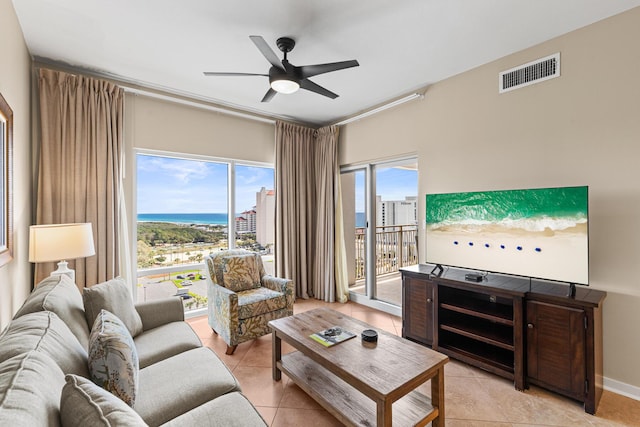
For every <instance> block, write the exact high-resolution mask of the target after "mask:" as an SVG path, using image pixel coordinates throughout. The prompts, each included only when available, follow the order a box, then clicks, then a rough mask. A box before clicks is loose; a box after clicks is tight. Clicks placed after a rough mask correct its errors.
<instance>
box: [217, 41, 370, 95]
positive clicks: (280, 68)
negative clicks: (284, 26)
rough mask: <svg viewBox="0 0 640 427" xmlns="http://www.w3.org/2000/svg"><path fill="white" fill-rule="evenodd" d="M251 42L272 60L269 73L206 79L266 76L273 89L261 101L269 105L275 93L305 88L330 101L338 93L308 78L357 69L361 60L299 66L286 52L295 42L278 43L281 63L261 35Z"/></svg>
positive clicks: (225, 74) (292, 91)
mask: <svg viewBox="0 0 640 427" xmlns="http://www.w3.org/2000/svg"><path fill="white" fill-rule="evenodd" d="M249 38H250V39H251V41H253V43H254V44H255V45H256V47H257V48H258V49H259V50H260V52H261V53H262V55H263V56H264V57H265V58H266V59H267V61H269V63H270V64H271V68H270V69H269V74H255V73H224V72H222V73H219V72H211V71H205V73H204V75H205V76H264V77H269V84H270V86H271V87H270V88H269V90H268V91H267V93H266V94H265V95H264V97H263V98H262V102H269V101H271V99H272V98H273V97H274V96H275V94H276V93H284V94H289V93H294V92H296V91H297V90H298V89H300V88H302V89H306V90H309V91H311V92H315V93H318V94H320V95H324V96H326V97H329V98H331V99H335V98H337V97H338V95H337V94H336V93H333V92H331V91H330V90H328V89H325V88H324V87H322V86H320V85H318V84H316V83H314V82H312V81H311V80H309V77H313V76H317V75H318V74H324V73H329V72H332V71H338V70H342V69H345V68H351V67H357V66H359V65H360V64H358V61H356V60H351V61H342V62H331V63H328V64H315V65H303V66H300V67H297V66H295V65H293V64H291V63H290V62H289V61H288V60H287V53H289V52H291V51H292V50H293V47H294V46H295V45H296V42H295V41H294V40H293V39H291V38H289V37H280V38H279V39H278V40H277V41H276V44H277V45H278V49H280V50H281V51H282V52H283V53H284V59H282V61H280V60H279V59H278V57H277V56H276V54H275V52H274V51H273V50H272V49H271V48H270V47H269V45H268V44H267V42H266V41H265V40H264V39H263V38H262V36H249Z"/></svg>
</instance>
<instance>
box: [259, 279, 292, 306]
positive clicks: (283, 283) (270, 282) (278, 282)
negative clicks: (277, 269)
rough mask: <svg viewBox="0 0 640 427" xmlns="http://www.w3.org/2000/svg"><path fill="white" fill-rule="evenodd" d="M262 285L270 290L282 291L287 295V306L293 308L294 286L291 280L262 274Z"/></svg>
mask: <svg viewBox="0 0 640 427" xmlns="http://www.w3.org/2000/svg"><path fill="white" fill-rule="evenodd" d="M262 286H264V287H265V288H269V289H271V290H272V291H276V292H282V293H283V294H285V295H286V297H287V308H289V309H290V310H293V303H294V302H295V300H296V293H295V289H294V288H295V286H294V284H293V280H291V279H283V278H281V277H274V276H271V275H268V274H266V275H264V276H262Z"/></svg>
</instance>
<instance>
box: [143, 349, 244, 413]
mask: <svg viewBox="0 0 640 427" xmlns="http://www.w3.org/2000/svg"><path fill="white" fill-rule="evenodd" d="M232 391H240V386H239V385H238V382H237V381H236V379H235V378H234V376H233V375H232V374H231V372H230V371H229V369H228V368H227V367H226V366H225V364H224V363H222V361H221V360H220V359H219V358H218V356H216V355H215V353H213V351H212V350H211V349H210V348H207V347H201V348H196V349H193V350H189V351H186V352H184V353H180V354H178V355H176V356H173V357H170V358H168V359H165V360H162V361H160V362H158V363H154V364H153V365H151V366H147V367H146V368H144V369H141V370H140V388H139V390H138V397H137V399H136V403H135V406H134V407H133V408H134V409H135V410H136V412H137V413H138V414H140V416H141V417H142V419H143V420H144V421H145V422H146V423H147V424H149V425H160V424H162V423H166V422H167V421H169V420H171V419H173V418H175V417H177V416H179V415H182V414H183V413H185V412H187V411H190V410H192V409H193V408H196V407H198V406H200V405H202V404H204V403H206V402H208V401H209V400H212V399H215V398H217V397H219V396H222V395H223V394H226V393H230V392H232Z"/></svg>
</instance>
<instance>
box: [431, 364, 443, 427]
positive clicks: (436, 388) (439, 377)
mask: <svg viewBox="0 0 640 427" xmlns="http://www.w3.org/2000/svg"><path fill="white" fill-rule="evenodd" d="M431 406H433V407H434V408H438V417H437V418H436V419H435V420H433V421H432V422H431V426H432V427H444V365H442V367H440V369H438V373H437V374H436V375H435V376H434V377H433V378H431Z"/></svg>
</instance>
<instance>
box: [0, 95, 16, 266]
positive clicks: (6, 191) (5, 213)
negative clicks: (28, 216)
mask: <svg viewBox="0 0 640 427" xmlns="http://www.w3.org/2000/svg"><path fill="white" fill-rule="evenodd" d="M0 152H1V153H2V155H1V156H0V171H1V172H0V267H2V266H4V265H6V264H8V263H9V262H10V261H11V260H12V259H13V194H12V184H13V174H12V173H13V170H12V166H13V111H12V110H11V107H10V106H9V103H8V102H7V101H6V100H5V98H4V96H2V94H1V93H0Z"/></svg>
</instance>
